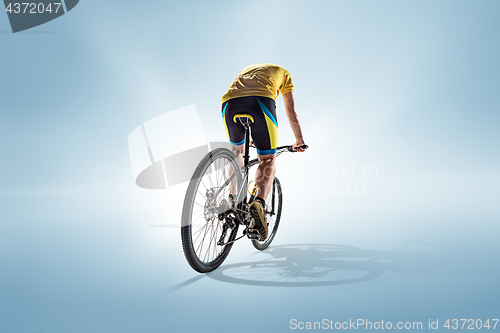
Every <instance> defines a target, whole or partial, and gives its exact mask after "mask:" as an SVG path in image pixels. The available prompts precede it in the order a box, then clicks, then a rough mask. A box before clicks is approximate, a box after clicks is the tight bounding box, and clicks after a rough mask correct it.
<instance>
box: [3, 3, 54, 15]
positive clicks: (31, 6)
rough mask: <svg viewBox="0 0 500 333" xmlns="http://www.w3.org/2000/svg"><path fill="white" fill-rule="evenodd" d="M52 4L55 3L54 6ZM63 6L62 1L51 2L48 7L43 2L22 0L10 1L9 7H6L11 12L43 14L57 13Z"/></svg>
mask: <svg viewBox="0 0 500 333" xmlns="http://www.w3.org/2000/svg"><path fill="white" fill-rule="evenodd" d="M52 5H54V6H53V7H52ZM60 7H61V3H60V2H55V3H53V4H52V3H49V4H48V5H47V7H45V5H44V4H43V3H38V4H37V3H33V2H32V3H29V2H22V3H18V2H16V3H9V5H8V6H7V8H6V9H5V10H6V11H7V12H8V13H9V14H12V13H14V14H20V13H23V14H26V13H28V14H42V13H46V12H48V13H51V14H52V12H54V13H55V14H57V12H58V11H59V8H60Z"/></svg>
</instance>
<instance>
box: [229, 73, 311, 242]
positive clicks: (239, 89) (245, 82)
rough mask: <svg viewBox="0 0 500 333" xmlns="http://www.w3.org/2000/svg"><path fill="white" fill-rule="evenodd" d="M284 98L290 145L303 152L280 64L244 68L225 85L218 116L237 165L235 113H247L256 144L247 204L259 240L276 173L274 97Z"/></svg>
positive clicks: (240, 140)
mask: <svg viewBox="0 0 500 333" xmlns="http://www.w3.org/2000/svg"><path fill="white" fill-rule="evenodd" d="M280 91H281V95H282V96H283V101H284V102H285V112H286V115H287V117H288V122H289V123H290V126H291V128H292V131H293V134H294V135H295V144H294V145H293V148H294V149H296V150H297V151H300V152H303V151H304V148H300V147H301V146H304V145H305V143H304V138H303V137H302V130H301V128H300V123H299V119H298V118H297V114H296V113H295V103H294V99H293V83H292V78H291V77H290V73H288V71H287V70H285V69H283V68H281V67H280V66H277V65H273V64H259V65H252V66H248V67H246V68H244V69H243V70H242V71H241V72H240V73H239V74H238V76H237V77H236V79H235V80H234V81H233V83H232V84H231V85H230V86H229V89H228V90H227V92H226V94H225V95H224V96H223V97H222V119H223V122H224V127H225V129H226V134H227V136H228V138H229V141H230V142H231V143H232V144H233V146H232V150H233V153H234V154H235V155H236V158H237V159H238V161H239V163H240V165H243V153H244V143H245V128H244V127H243V125H242V124H240V123H237V122H236V121H235V117H234V116H235V115H237V114H246V115H250V116H251V119H252V124H251V125H250V128H251V133H252V140H253V142H254V145H255V147H256V148H257V157H258V158H259V162H260V164H259V167H258V168H257V171H256V173H255V182H256V184H257V193H256V199H255V200H254V201H253V202H252V203H251V204H250V213H251V215H252V218H253V226H251V227H252V228H254V229H257V230H258V231H259V234H260V240H264V239H266V238H267V223H266V213H265V207H266V203H265V198H267V195H268V194H269V191H270V190H271V186H272V184H273V180H274V174H275V173H276V166H275V157H276V156H275V153H276V147H277V146H278V120H277V117H276V98H277V97H278V94H279V92H280Z"/></svg>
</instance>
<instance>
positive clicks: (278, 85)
mask: <svg viewBox="0 0 500 333" xmlns="http://www.w3.org/2000/svg"><path fill="white" fill-rule="evenodd" d="M280 91H281V95H284V94H286V93H287V92H289V91H293V83H292V78H291V77H290V73H288V71H287V70H286V69H283V68H281V67H280V66H278V65H273V64H259V65H252V66H248V67H245V68H244V69H243V70H242V71H241V72H240V73H239V74H238V76H237V77H236V79H234V81H233V83H231V85H230V86H229V88H228V89H227V92H226V94H225V95H224V96H222V103H224V102H226V101H228V100H230V99H232V98H237V97H245V96H262V97H269V98H272V99H274V100H276V97H278V94H279V92H280Z"/></svg>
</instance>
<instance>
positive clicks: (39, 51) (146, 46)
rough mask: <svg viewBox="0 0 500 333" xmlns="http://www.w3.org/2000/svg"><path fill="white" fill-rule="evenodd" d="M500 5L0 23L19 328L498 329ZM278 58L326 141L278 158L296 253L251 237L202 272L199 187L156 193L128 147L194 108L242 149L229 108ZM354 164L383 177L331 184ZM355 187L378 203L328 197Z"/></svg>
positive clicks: (338, 5) (290, 246)
mask: <svg viewBox="0 0 500 333" xmlns="http://www.w3.org/2000/svg"><path fill="white" fill-rule="evenodd" d="M499 10H500V3H499V2H498V1H484V0H479V1H474V2H472V1H404V2H403V1H307V2H306V1H252V2H238V1H236V2H235V1H226V2H222V1H198V2H195V1H192V2H180V1H179V2H171V1H147V2H144V1H141V2H132V1H117V0H115V1H107V2H104V3H103V2H102V1H91V0H87V1H82V2H80V3H79V5H78V6H77V7H76V8H75V10H72V11H71V12H70V13H69V14H68V15H64V16H63V17H61V18H59V19H57V20H54V21H52V22H50V23H47V24H45V25H43V26H40V27H38V28H36V29H33V30H30V31H26V32H24V33H19V34H15V35H14V34H12V33H11V32H10V27H9V23H8V20H7V14H0V32H1V33H0V40H1V44H0V45H1V47H0V49H1V52H0V60H1V64H2V69H1V71H0V138H1V140H0V156H1V157H0V160H1V163H0V171H1V178H0V331H2V332H44V333H46V332H94V333H95V332H180V331H183V332H200V331H206V332H253V331H256V330H257V329H258V330H259V331H262V332H286V331H289V330H290V329H289V321H290V319H292V318H296V319H297V320H299V321H317V320H322V319H324V318H327V319H331V320H334V321H346V320H349V319H353V320H355V319H358V318H362V319H367V320H370V321H374V322H375V321H381V320H384V321H392V322H394V323H396V322H398V321H402V322H406V321H411V322H413V321H421V322H423V323H424V325H426V324H427V323H428V320H429V319H431V320H436V319H439V321H440V324H441V325H442V324H443V323H444V321H445V320H446V319H447V318H450V319H453V318H471V319H482V320H483V321H485V320H486V319H487V318H499V317H500V313H499V303H498V287H497V282H498V278H499V276H500V272H499V266H498V265H499V259H498V253H499V246H498V241H497V240H498V231H499V228H498V220H499V205H498V198H499V193H498V186H499V185H500V184H499V179H500V178H499V166H500V164H499V149H498V147H499V143H500V142H499V135H498V128H499V125H500V124H499V119H500V116H499V99H500V98H499V96H500V95H499V94H498V91H500V89H499V88H500V82H499V80H500V79H499V78H500V65H499V62H498V59H500V49H499V47H498V40H499V37H500V36H499V28H500V23H499V21H498V13H499ZM260 62H272V63H277V64H280V65H281V66H283V67H284V68H286V69H288V70H289V71H290V73H291V75H292V78H293V80H294V83H295V85H296V90H295V94H296V100H297V108H298V113H299V116H300V119H301V121H302V123H303V129H304V135H305V139H306V142H307V144H309V145H310V147H311V148H310V150H309V151H307V153H305V154H301V155H298V154H296V155H291V154H289V156H283V158H280V161H279V165H278V167H279V170H278V176H279V177H280V178H281V180H282V183H283V187H284V191H285V198H284V200H285V202H284V208H283V216H282V225H281V227H280V230H279V233H278V236H277V238H276V240H275V245H276V246H275V247H274V248H270V249H269V251H266V252H264V253H257V252H256V250H254V249H253V247H251V245H250V243H249V242H246V241H242V242H241V243H238V244H236V246H235V247H234V249H233V252H232V253H231V254H230V256H229V257H228V259H227V261H226V262H225V263H224V265H223V266H222V267H221V269H220V270H218V271H216V272H214V273H213V274H209V275H207V276H200V275H198V274H197V273H195V272H194V271H193V270H192V269H191V268H190V267H189V266H188V265H187V263H186V262H185V260H184V258H183V254H182V250H181V243H180V230H179V228H178V227H177V226H178V225H179V224H180V223H179V220H178V216H179V213H180V211H179V209H180V203H181V202H182V196H183V189H182V187H177V188H172V189H170V190H169V191H152V190H144V189H140V188H138V187H136V186H135V184H134V179H133V176H132V172H131V168H130V161H129V156H128V150H127V137H128V135H129V134H130V132H131V131H132V130H133V129H134V128H136V127H137V126H139V125H140V124H142V123H144V122H145V121H147V120H149V119H151V118H153V117H155V116H157V115H160V114H163V113H164V112H167V111H169V110H174V109H177V108H179V107H183V106H186V105H189V104H196V106H197V108H198V111H199V113H200V118H201V121H202V123H203V125H204V129H205V136H206V138H207V140H210V141H218V140H221V139H224V129H223V126H222V123H221V121H220V97H221V96H222V95H223V94H224V92H225V90H226V88H227V87H228V85H229V84H230V82H231V80H232V79H233V78H234V77H235V75H236V74H237V73H238V71H239V70H241V69H242V68H243V67H245V66H246V65H249V64H254V63H260ZM280 98H281V97H280ZM278 109H279V110H278V121H279V122H280V144H290V143H292V141H293V136H292V134H291V131H290V129H289V128H288V125H287V121H286V118H285V115H284V110H283V103H282V101H281V100H280V99H279V100H278ZM186 121H189V120H186ZM353 166H354V167H356V168H359V167H361V168H363V167H369V166H376V167H377V170H378V173H377V175H376V176H372V177H371V178H368V177H367V178H363V177H358V176H357V174H356V175H355V176H352V174H348V173H346V176H343V175H342V174H340V175H336V174H335V172H334V169H331V168H333V167H337V168H338V170H340V168H343V170H347V168H348V167H351V168H352V167H353ZM322 168H323V169H322ZM324 168H330V169H328V170H329V171H328V173H327V174H321V173H320V172H319V171H318V170H324ZM297 170H298V171H297ZM347 182H350V183H351V184H355V185H358V184H361V185H362V186H363V187H364V189H365V192H364V194H363V195H348V194H347V193H343V194H342V195H336V194H335V193H331V192H329V191H330V188H331V187H332V186H335V185H336V184H339V186H340V185H343V186H347ZM304 244H316V245H314V246H311V245H304ZM318 244H327V245H325V246H319V245H318ZM249 262H256V264H248V263H249ZM325 267H326V269H325ZM321 279H322V281H323V282H322V283H319V282H318V281H319V280H321ZM273 280H274V281H281V282H283V284H287V285H286V286H276V285H272V283H271V281H273ZM305 281H311V283H309V285H308V286H304V284H305ZM231 282H236V283H231ZM325 284H327V285H325ZM271 285H272V286H271ZM255 317H256V318H257V319H254V318H255ZM424 327H426V326H424ZM499 329H500V327H497V330H499Z"/></svg>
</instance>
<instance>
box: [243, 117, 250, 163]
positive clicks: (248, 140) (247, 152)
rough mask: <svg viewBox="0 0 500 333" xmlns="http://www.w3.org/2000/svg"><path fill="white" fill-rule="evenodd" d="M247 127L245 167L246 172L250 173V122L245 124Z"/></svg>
mask: <svg viewBox="0 0 500 333" xmlns="http://www.w3.org/2000/svg"><path fill="white" fill-rule="evenodd" d="M243 126H245V155H244V156H243V158H244V166H245V171H246V172H248V161H249V158H250V152H249V150H250V125H249V124H248V122H245V124H244V125H243Z"/></svg>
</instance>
